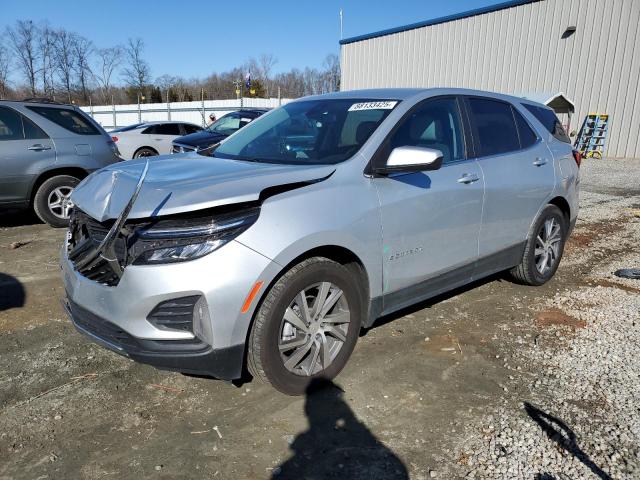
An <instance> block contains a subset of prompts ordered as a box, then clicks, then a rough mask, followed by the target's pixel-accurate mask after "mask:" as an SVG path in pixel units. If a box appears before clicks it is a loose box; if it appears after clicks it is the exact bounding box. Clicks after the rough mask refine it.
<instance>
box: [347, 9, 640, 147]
mask: <svg viewBox="0 0 640 480" xmlns="http://www.w3.org/2000/svg"><path fill="white" fill-rule="evenodd" d="M568 26H576V27H577V30H576V33H575V34H573V35H571V36H570V37H568V38H566V39H562V38H561V36H562V34H563V32H564V31H565V29H566V28H567V27H568ZM398 86H407V87H434V86H452V87H468V88H479V89H484V90H494V91H499V92H505V93H518V92H535V91H538V92H549V91H563V92H564V93H565V94H566V95H567V96H569V97H570V98H571V99H572V100H573V101H574V102H575V104H576V115H575V116H574V119H573V121H572V129H575V130H578V129H579V128H580V126H581V124H582V120H583V119H584V117H585V115H586V114H587V113H589V112H591V111H600V112H606V113H609V114H610V115H611V130H610V134H609V138H608V140H607V155H609V156H612V157H634V158H640V0H543V1H541V2H534V3H528V4H524V5H521V6H516V7H511V8H508V9H503V10H498V11H496V12H491V13H486V14H482V15H476V16H473V17H467V18H462V19H459V20H453V21H450V22H447V23H441V24H437V25H433V26H428V27H420V28H416V29H413V30H408V31H402V32H398V33H393V34H389V35H385V36H381V37H376V38H371V39H366V40H360V41H356V42H353V43H347V44H344V45H342V89H343V90H351V89H355V88H375V87H398Z"/></svg>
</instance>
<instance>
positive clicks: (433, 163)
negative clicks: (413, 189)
mask: <svg viewBox="0 0 640 480" xmlns="http://www.w3.org/2000/svg"><path fill="white" fill-rule="evenodd" d="M443 156H444V155H443V154H442V152H441V151H440V150H436V149H435V148H426V147H397V148H394V149H393V150H392V151H391V155H389V158H388V159H387V163H386V165H384V166H382V167H379V168H377V169H376V173H378V174H381V175H386V174H389V173H395V172H422V171H426V170H438V169H439V168H440V167H441V166H442V158H443Z"/></svg>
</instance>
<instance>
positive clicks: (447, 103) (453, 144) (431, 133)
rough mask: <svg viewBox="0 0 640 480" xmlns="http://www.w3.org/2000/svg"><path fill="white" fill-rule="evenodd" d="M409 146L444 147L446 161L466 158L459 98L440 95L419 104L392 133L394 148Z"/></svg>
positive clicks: (440, 148) (443, 152) (442, 148)
mask: <svg viewBox="0 0 640 480" xmlns="http://www.w3.org/2000/svg"><path fill="white" fill-rule="evenodd" d="M405 146H410V147H427V148H435V149H437V150H440V151H441V152H442V154H443V162H444V163H449V162H453V161H456V160H462V159H464V158H465V153H464V142H463V134H462V122H461V120H460V109H459V108H458V101H457V100H456V99H455V98H438V99H435V100H428V101H426V102H425V103H424V104H422V105H419V106H418V107H417V108H416V109H415V110H414V111H413V112H411V114H410V115H409V117H407V118H405V119H404V120H403V123H402V124H401V125H400V127H399V128H398V129H397V130H396V131H395V133H394V134H393V136H392V137H391V140H390V147H391V150H392V149H394V148H396V147H405Z"/></svg>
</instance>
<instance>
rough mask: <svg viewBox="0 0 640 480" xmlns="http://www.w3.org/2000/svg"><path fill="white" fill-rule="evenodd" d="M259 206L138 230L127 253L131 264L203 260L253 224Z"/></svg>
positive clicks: (174, 220) (146, 226) (156, 224)
mask: <svg viewBox="0 0 640 480" xmlns="http://www.w3.org/2000/svg"><path fill="white" fill-rule="evenodd" d="M259 214H260V208H259V207H250V208H246V209H243V210H239V211H234V212H230V213H224V214H218V215H213V216H208V217H203V216H185V217H179V218H178V217H177V218H172V219H165V220H158V221H157V222H154V223H152V224H149V225H145V226H142V227H139V229H138V230H137V231H136V237H137V239H136V241H135V242H134V245H133V247H132V249H131V250H130V253H132V254H133V256H134V258H135V260H134V261H133V264H134V265H152V264H159V263H174V262H184V261H187V260H193V259H195V258H200V257H203V256H205V255H207V254H209V253H211V252H213V251H214V250H217V249H218V248H220V247H221V246H223V245H224V244H225V243H227V242H229V241H231V240H233V239H234V238H236V237H237V236H238V235H240V234H241V233H242V232H244V231H245V230H246V229H247V228H249V227H250V226H251V225H253V224H254V223H255V221H256V220H257V219H258V215H259Z"/></svg>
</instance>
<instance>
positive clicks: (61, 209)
mask: <svg viewBox="0 0 640 480" xmlns="http://www.w3.org/2000/svg"><path fill="white" fill-rule="evenodd" d="M72 192H73V188H72V187H58V188H56V189H54V190H53V191H52V192H51V193H50V194H49V197H48V198H47V205H48V206H49V211H50V212H51V213H52V214H54V215H55V216H56V217H58V218H62V219H65V220H66V219H68V218H69V215H70V214H71V209H72V208H73V202H72V201H71V193H72Z"/></svg>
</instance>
